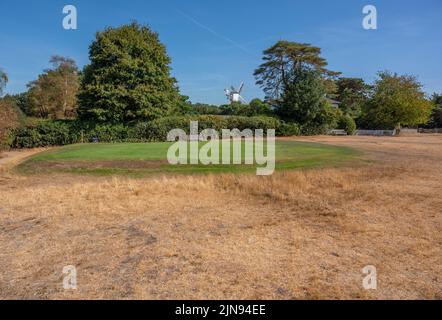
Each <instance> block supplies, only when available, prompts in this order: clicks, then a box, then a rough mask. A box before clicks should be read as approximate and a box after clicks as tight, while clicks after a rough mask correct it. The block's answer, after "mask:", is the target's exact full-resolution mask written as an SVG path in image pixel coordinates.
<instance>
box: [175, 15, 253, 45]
mask: <svg viewBox="0 0 442 320" xmlns="http://www.w3.org/2000/svg"><path fill="white" fill-rule="evenodd" d="M175 11H176V12H178V13H179V14H180V15H182V16H183V17H185V18H186V19H187V20H189V21H191V22H192V23H193V24H195V25H197V26H198V27H200V28H202V29H204V30H206V31H208V32H210V33H211V34H213V35H214V36H216V37H218V38H220V39H223V40H224V41H227V42H229V43H230V44H233V45H234V46H235V47H237V48H239V49H241V50H242V51H244V52H246V53H249V54H250V51H248V50H247V49H246V48H245V47H244V46H242V45H241V44H239V43H237V42H236V41H233V40H232V39H229V38H227V37H225V36H223V35H222V34H219V33H218V32H216V31H215V30H213V29H211V28H209V27H208V26H205V25H204V24H202V23H200V22H198V21H197V20H195V19H194V18H192V17H191V16H189V15H188V14H186V13H184V12H183V11H181V10H178V9H175Z"/></svg>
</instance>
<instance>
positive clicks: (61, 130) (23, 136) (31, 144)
mask: <svg viewBox="0 0 442 320" xmlns="http://www.w3.org/2000/svg"><path fill="white" fill-rule="evenodd" d="M75 142H76V139H75V137H74V136H72V135H71V133H70V127H69V125H68V124H67V123H65V122H62V121H44V122H40V123H38V124H36V125H35V126H33V125H28V126H24V127H20V128H17V129H14V130H12V131H11V133H10V146H11V147H13V148H35V147H47V146H62V145H66V144H71V143H75Z"/></svg>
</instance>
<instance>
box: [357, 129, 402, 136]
mask: <svg viewBox="0 0 442 320" xmlns="http://www.w3.org/2000/svg"><path fill="white" fill-rule="evenodd" d="M396 134H397V131H396V130H356V133H355V135H357V136H377V137H383V136H395V135H396Z"/></svg>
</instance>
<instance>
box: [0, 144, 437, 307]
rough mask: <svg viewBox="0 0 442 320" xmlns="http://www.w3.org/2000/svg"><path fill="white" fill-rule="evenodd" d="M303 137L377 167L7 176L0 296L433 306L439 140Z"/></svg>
mask: <svg viewBox="0 0 442 320" xmlns="http://www.w3.org/2000/svg"><path fill="white" fill-rule="evenodd" d="M309 140H316V141H320V142H324V143H333V144H341V145H348V146H354V147H356V148H359V149H361V150H364V151H365V152H366V153H368V155H369V156H370V157H372V158H373V159H376V160H378V162H376V163H374V164H371V165H367V166H363V167H358V168H339V169H318V170H305V171H288V172H278V173H276V174H275V175H273V176H271V177H257V176H253V175H247V174H244V175H234V174H226V175H208V176H176V177H171V176H157V177H149V178H145V179H129V178H121V177H120V178H100V177H79V176H72V175H59V174H58V175H51V176H46V177H45V176H33V177H17V176H14V175H10V176H8V178H7V179H5V180H2V181H1V185H0V193H1V198H0V243H1V251H0V270H1V272H0V297H1V298H26V299H29V298H43V299H61V298H68V299H78V298H89V299H103V298H110V299H131V298H139V299H322V298H327V299H345V298H350V299H366V298H368V299H385V298H387V299H405V298H409V299H420V298H424V299H440V298H442V292H441V285H440V284H441V277H442V270H441V262H442V260H441V259H442V258H441V245H442V236H441V233H440V230H441V220H442V219H441V213H442V199H441V197H440V194H441V189H442V186H441V181H442V180H441V178H442V170H441V169H442V161H441V160H442V138H440V137H437V136H431V137H428V138H417V137H416V138H415V137H407V138H365V137H359V138H358V137H348V138H335V137H315V138H309ZM423 145H425V148H423V147H422V146H423ZM424 151H425V154H426V155H428V157H424V156H422V153H424ZM434 159H438V161H434ZM369 264H370V265H375V266H376V267H377V269H378V276H379V279H378V290H376V291H370V292H369V291H365V290H363V288H362V278H363V275H362V268H363V267H364V266H366V265H369ZM66 265H75V266H76V267H77V272H78V290H76V291H74V292H68V291H65V290H63V288H62V277H63V274H62V269H63V267H64V266H66Z"/></svg>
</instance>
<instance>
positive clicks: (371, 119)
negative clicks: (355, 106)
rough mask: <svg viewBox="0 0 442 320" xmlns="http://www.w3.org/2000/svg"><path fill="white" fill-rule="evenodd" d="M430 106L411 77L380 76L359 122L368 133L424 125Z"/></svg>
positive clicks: (386, 74)
mask: <svg viewBox="0 0 442 320" xmlns="http://www.w3.org/2000/svg"><path fill="white" fill-rule="evenodd" d="M433 107H434V105H433V104H432V103H431V101H429V100H428V99H426V96H425V92H424V91H423V89H422V84H421V83H419V82H418V81H417V79H416V78H415V77H414V76H409V75H398V74H395V73H394V74H393V73H390V72H388V71H384V72H380V73H379V79H378V80H376V82H375V84H374V87H373V94H372V96H371V99H370V100H369V102H368V103H367V105H366V107H365V110H364V116H363V118H364V119H363V122H364V123H365V126H370V127H371V128H370V129H377V128H380V129H385V128H391V129H393V128H400V127H401V126H416V125H419V124H424V123H426V122H427V121H428V119H429V117H430V115H431V111H432V109H433Z"/></svg>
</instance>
